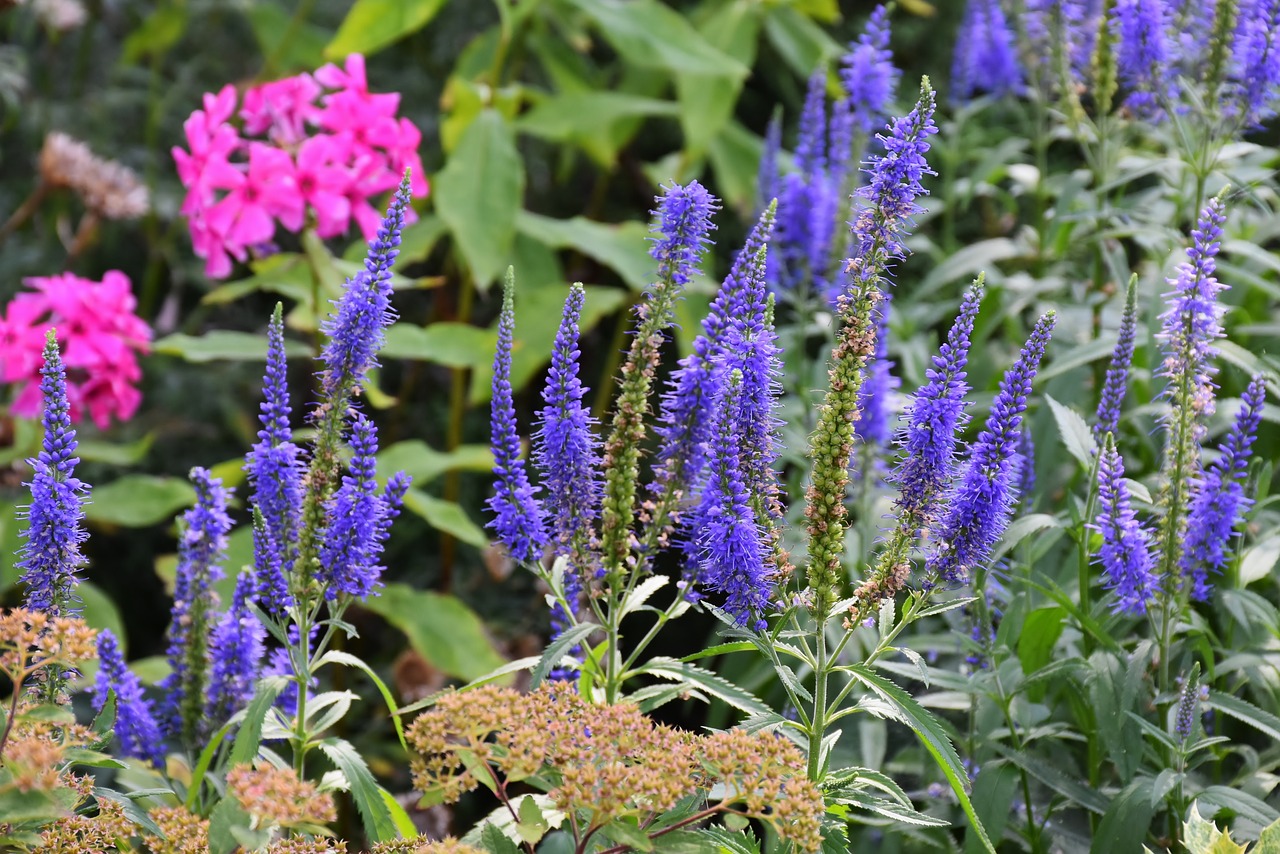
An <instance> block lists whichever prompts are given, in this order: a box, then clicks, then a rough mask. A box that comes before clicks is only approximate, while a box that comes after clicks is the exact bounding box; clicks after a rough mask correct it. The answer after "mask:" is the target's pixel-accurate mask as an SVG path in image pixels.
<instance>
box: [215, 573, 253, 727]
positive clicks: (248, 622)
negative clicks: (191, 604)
mask: <svg viewBox="0 0 1280 854" xmlns="http://www.w3.org/2000/svg"><path fill="white" fill-rule="evenodd" d="M253 588H254V579H253V576H252V575H251V574H249V573H247V572H246V573H242V574H241V575H239V576H238V577H237V578H236V589H235V593H234V594H233V595H232V599H231V607H230V608H229V609H228V610H227V613H225V614H223V615H222V617H221V619H219V621H218V623H217V625H216V626H214V629H213V633H212V635H211V636H210V638H209V688H208V692H207V694H208V697H207V700H206V702H205V715H206V716H207V717H208V719H209V720H210V721H211V722H212V723H213V725H214V726H221V725H222V724H223V723H225V722H226V721H227V719H228V718H230V717H231V715H232V714H234V713H235V712H236V711H237V710H239V709H241V708H244V706H245V705H247V704H248V702H249V701H250V700H251V699H253V690H254V683H256V682H257V680H258V674H259V672H260V671H261V669H262V654H263V640H264V639H265V634H266V630H265V628H264V627H263V625H262V623H261V622H259V621H258V618H257V617H256V616H255V615H254V613H253V611H252V610H251V609H250V607H249V605H250V602H251V601H252V600H253Z"/></svg>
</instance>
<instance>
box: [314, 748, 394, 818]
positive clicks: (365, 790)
mask: <svg viewBox="0 0 1280 854" xmlns="http://www.w3.org/2000/svg"><path fill="white" fill-rule="evenodd" d="M318 744H319V747H320V750H321V752H323V753H324V755H325V756H327V757H329V760H330V761H331V762H333V764H334V765H335V766H337V768H338V770H339V771H341V772H342V776H344V777H346V778H347V785H348V786H350V792H351V799H352V800H353V801H354V802H355V805H356V812H358V813H360V820H361V822H362V823H363V824H364V830H365V833H366V834H368V836H369V839H370V840H371V841H373V842H390V841H391V840H393V839H396V838H398V837H399V830H398V829H397V827H396V822H395V821H394V820H393V819H392V817H391V811H390V810H389V809H388V808H387V804H386V801H385V800H384V798H383V794H382V787H381V786H379V785H378V782H377V781H376V780H375V779H374V778H373V774H372V773H371V772H370V771H369V766H368V765H366V764H365V761H364V757H362V756H361V755H360V754H359V753H357V752H356V749H355V748H354V747H352V746H351V744H350V743H349V742H347V741H344V740H343V739H340V738H326V739H323V740H321V741H320V742H319V743H318Z"/></svg>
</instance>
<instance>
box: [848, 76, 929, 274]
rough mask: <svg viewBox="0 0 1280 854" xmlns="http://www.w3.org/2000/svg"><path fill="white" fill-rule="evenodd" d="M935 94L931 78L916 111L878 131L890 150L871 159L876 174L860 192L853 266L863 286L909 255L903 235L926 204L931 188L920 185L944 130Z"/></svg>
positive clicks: (924, 84)
mask: <svg viewBox="0 0 1280 854" xmlns="http://www.w3.org/2000/svg"><path fill="white" fill-rule="evenodd" d="M933 110H934V93H933V89H932V88H931V87H930V86H929V82H928V80H927V79H926V80H925V81H924V83H923V85H922V86H921V90H920V100H919V101H918V102H917V103H916V106H915V109H913V110H912V111H911V112H910V113H908V114H907V115H906V116H904V117H903V118H900V119H894V120H893V122H891V123H890V125H889V134H888V135H885V134H877V139H879V140H880V142H881V143H882V144H883V145H884V149H885V153H884V154H882V155H872V156H871V157H869V158H868V161H867V162H868V164H869V166H868V168H867V169H866V170H865V171H866V172H867V173H868V174H869V175H870V176H871V177H870V182H869V183H868V184H867V186H865V187H862V188H861V189H859V190H858V197H859V198H860V199H862V200H863V203H862V205H861V206H860V210H859V211H858V213H857V217H856V218H855V220H854V223H853V244H854V246H853V249H854V252H855V253H856V254H855V257H854V260H853V264H852V267H851V275H852V279H853V283H854V284H855V285H860V284H861V283H865V282H867V281H869V280H870V279H871V278H872V277H876V276H880V275H886V277H887V273H888V268H889V266H890V264H892V262H893V261H895V260H898V259H900V258H904V257H906V253H907V248H906V246H904V245H903V244H902V242H901V240H900V239H899V234H900V233H902V232H905V231H906V229H907V228H908V227H909V226H910V225H911V223H912V217H913V216H915V215H916V214H917V213H919V212H920V211H921V210H922V208H921V207H920V206H919V205H918V204H917V203H916V199H917V198H919V197H920V196H922V195H925V194H926V193H927V191H926V190H925V189H924V187H923V186H922V185H921V184H920V181H921V180H922V179H923V178H924V176H925V175H933V174H936V173H934V171H933V170H932V169H930V168H929V163H928V161H926V160H925V154H926V153H927V152H928V151H929V137H930V136H931V135H932V134H935V133H937V132H938V128H937V126H936V125H934V123H933Z"/></svg>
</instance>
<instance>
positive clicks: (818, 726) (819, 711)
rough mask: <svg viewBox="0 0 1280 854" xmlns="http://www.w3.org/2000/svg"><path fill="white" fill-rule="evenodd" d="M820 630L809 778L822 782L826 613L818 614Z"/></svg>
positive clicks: (816, 657)
mask: <svg viewBox="0 0 1280 854" xmlns="http://www.w3.org/2000/svg"><path fill="white" fill-rule="evenodd" d="M817 619H818V631H817V633H816V636H815V638H814V641H815V646H816V651H815V655H814V668H813V714H812V715H811V716H810V717H809V779H810V780H811V781H813V782H814V783H818V782H821V780H822V776H823V771H824V770H825V769H824V768H823V762H822V739H823V738H824V737H825V736H826V729H827V677H828V675H829V673H828V667H829V665H830V662H829V661H828V660H827V621H826V615H824V614H819V615H817Z"/></svg>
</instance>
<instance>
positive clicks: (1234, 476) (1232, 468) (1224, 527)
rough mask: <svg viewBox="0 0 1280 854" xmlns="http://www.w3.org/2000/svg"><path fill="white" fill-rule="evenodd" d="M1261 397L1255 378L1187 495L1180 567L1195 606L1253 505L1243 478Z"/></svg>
mask: <svg viewBox="0 0 1280 854" xmlns="http://www.w3.org/2000/svg"><path fill="white" fill-rule="evenodd" d="M1266 397H1267V387H1266V384H1265V383H1264V382H1263V380H1262V377H1261V376H1255V377H1254V378H1253V380H1252V381H1251V382H1250V383H1249V387H1248V388H1247V389H1245V392H1244V396H1243V397H1242V398H1241V404H1242V406H1241V407H1240V413H1239V415H1237V416H1236V422H1235V425H1234V426H1233V427H1232V428H1231V432H1229V433H1228V434H1227V436H1226V438H1225V439H1223V441H1222V445H1221V447H1220V448H1219V452H1218V458H1217V459H1216V460H1214V461H1213V463H1211V464H1210V465H1209V468H1208V469H1206V470H1205V473H1204V476H1203V477H1202V478H1200V479H1199V481H1198V482H1197V483H1196V485H1195V487H1194V488H1193V491H1192V493H1191V507H1190V510H1189V512H1188V514H1187V538H1186V541H1185V548H1184V551H1183V553H1182V566H1181V567H1180V568H1181V570H1182V574H1183V577H1184V578H1185V579H1186V580H1187V581H1189V582H1190V584H1191V598H1193V599H1195V600H1196V601H1197V602H1203V601H1205V600H1206V599H1208V598H1209V592H1210V591H1211V590H1212V587H1211V585H1210V584H1209V574H1210V573H1213V574H1215V575H1216V574H1219V573H1221V572H1222V569H1223V567H1225V566H1226V565H1227V558H1228V553H1227V546H1228V543H1229V542H1230V540H1231V537H1232V535H1233V534H1234V532H1235V530H1236V529H1237V528H1238V527H1239V526H1240V523H1241V522H1243V521H1244V513H1245V511H1246V510H1247V509H1249V505H1250V504H1251V503H1252V502H1251V500H1250V499H1249V498H1247V497H1246V496H1245V494H1244V480H1245V475H1246V474H1248V471H1249V456H1250V449H1251V448H1252V447H1253V442H1254V440H1255V439H1256V438H1257V436H1258V425H1259V424H1260V423H1261V421H1262V407H1263V404H1264V403H1265V402H1266Z"/></svg>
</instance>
